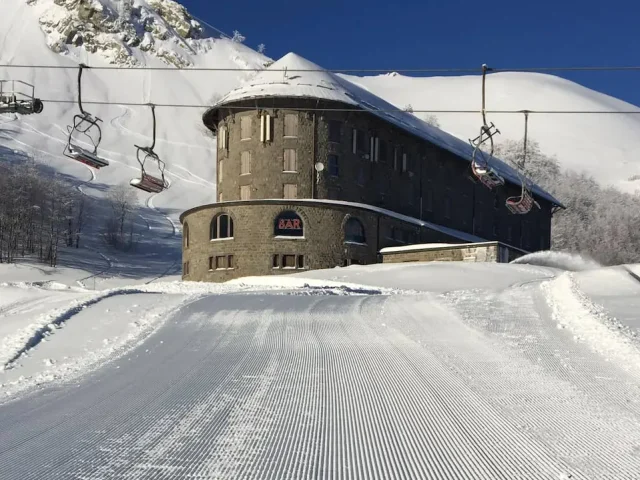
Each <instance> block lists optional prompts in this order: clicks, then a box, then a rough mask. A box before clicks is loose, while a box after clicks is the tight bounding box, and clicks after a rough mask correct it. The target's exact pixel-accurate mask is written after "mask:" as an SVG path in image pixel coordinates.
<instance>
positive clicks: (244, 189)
mask: <svg viewBox="0 0 640 480" xmlns="http://www.w3.org/2000/svg"><path fill="white" fill-rule="evenodd" d="M240 200H251V187H250V186H249V185H242V186H241V187H240Z"/></svg>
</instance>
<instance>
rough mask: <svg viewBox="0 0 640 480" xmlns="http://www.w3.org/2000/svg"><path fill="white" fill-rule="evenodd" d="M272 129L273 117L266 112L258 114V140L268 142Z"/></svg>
mask: <svg viewBox="0 0 640 480" xmlns="http://www.w3.org/2000/svg"><path fill="white" fill-rule="evenodd" d="M272 131H273V119H272V118H271V115H269V114H268V113H263V114H262V115H260V141H261V142H262V143H265V142H270V141H271V138H272V135H271V132H272Z"/></svg>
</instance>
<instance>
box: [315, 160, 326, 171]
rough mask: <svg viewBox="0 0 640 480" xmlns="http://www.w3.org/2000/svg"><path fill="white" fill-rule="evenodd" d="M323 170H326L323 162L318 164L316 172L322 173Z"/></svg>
mask: <svg viewBox="0 0 640 480" xmlns="http://www.w3.org/2000/svg"><path fill="white" fill-rule="evenodd" d="M323 170H324V163H322V162H318V163H316V172H318V173H320V172H321V171H323Z"/></svg>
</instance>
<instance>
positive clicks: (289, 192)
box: [284, 183, 298, 198]
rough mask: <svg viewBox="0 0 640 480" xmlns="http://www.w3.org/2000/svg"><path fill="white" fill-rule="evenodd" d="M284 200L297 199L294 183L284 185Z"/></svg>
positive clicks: (296, 188) (296, 187)
mask: <svg viewBox="0 0 640 480" xmlns="http://www.w3.org/2000/svg"><path fill="white" fill-rule="evenodd" d="M284 198H298V185H296V184H295V183H285V184H284Z"/></svg>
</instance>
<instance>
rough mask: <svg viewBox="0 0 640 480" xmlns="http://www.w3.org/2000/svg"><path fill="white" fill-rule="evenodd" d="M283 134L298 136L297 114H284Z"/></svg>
mask: <svg viewBox="0 0 640 480" xmlns="http://www.w3.org/2000/svg"><path fill="white" fill-rule="evenodd" d="M284 136H285V137H297V136H298V115H294V114H287V115H285V116H284Z"/></svg>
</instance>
